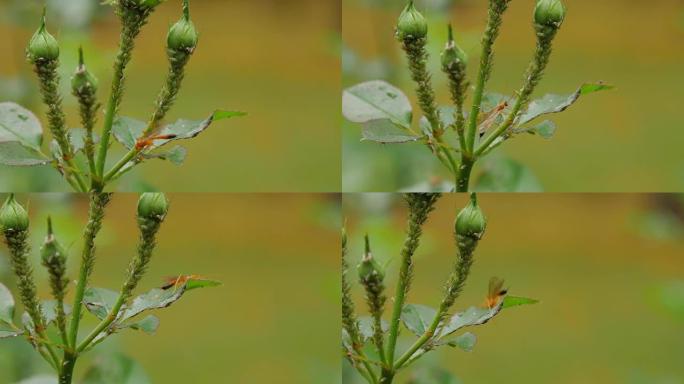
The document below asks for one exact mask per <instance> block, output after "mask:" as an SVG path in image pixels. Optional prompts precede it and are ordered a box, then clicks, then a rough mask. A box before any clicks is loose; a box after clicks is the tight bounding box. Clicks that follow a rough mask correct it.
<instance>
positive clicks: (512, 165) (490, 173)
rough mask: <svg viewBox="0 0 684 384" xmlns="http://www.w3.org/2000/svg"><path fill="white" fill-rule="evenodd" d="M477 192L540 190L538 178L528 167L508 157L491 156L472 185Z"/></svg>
mask: <svg viewBox="0 0 684 384" xmlns="http://www.w3.org/2000/svg"><path fill="white" fill-rule="evenodd" d="M474 190H475V191H477V192H541V191H542V190H543V188H542V186H541V184H540V183H539V180H537V178H536V176H534V174H533V173H532V171H530V170H529V168H527V167H525V166H524V165H522V164H520V163H518V162H517V161H514V160H512V159H509V158H504V157H497V158H491V159H489V161H487V162H485V163H484V169H483V172H482V173H481V174H480V176H479V177H478V178H477V181H476V183H475V186H474Z"/></svg>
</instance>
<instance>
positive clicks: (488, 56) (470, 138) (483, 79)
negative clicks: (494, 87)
mask: <svg viewBox="0 0 684 384" xmlns="http://www.w3.org/2000/svg"><path fill="white" fill-rule="evenodd" d="M509 1H510V0H490V1H489V13H488V17H487V27H486V29H485V32H484V35H483V36H482V53H481V55H480V68H479V71H478V75H477V82H476V83H475V92H474V93H473V105H472V108H471V111H470V116H468V127H467V128H468V129H467V131H466V146H467V153H468V154H471V153H472V152H473V149H474V147H475V136H476V130H477V118H478V116H479V115H480V107H481V104H482V95H483V93H484V88H485V84H486V83H487V80H488V79H489V75H490V74H491V72H492V61H493V58H494V52H493V49H492V47H493V46H494V41H495V40H496V38H497V37H498V35H499V29H500V27H501V20H502V17H503V13H504V12H505V11H506V8H508V2H509Z"/></svg>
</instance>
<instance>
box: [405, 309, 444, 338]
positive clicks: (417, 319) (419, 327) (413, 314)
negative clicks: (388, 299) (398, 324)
mask: <svg viewBox="0 0 684 384" xmlns="http://www.w3.org/2000/svg"><path fill="white" fill-rule="evenodd" d="M436 313H437V311H436V310H435V309H434V308H430V307H427V306H425V305H418V304H406V305H404V307H403V308H402V309H401V320H402V321H403V322H404V325H405V326H406V328H408V329H409V331H411V332H413V333H414V334H415V335H416V336H422V335H423V334H424V333H425V331H427V330H428V328H429V327H430V324H431V323H432V320H433V319H434V317H435V314H436Z"/></svg>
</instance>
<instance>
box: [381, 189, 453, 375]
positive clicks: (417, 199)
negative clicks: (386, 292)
mask: <svg viewBox="0 0 684 384" xmlns="http://www.w3.org/2000/svg"><path fill="white" fill-rule="evenodd" d="M439 196H440V195H439V194H407V195H406V201H407V202H408V204H409V210H410V212H409V218H408V229H407V234H406V240H405V241H404V246H403V248H402V250H401V266H400V270H399V280H398V281H397V288H396V292H395V298H394V306H393V307H392V318H391V320H390V331H389V336H388V339H387V362H388V363H389V364H390V365H391V364H393V362H394V352H395V349H396V344H397V337H398V336H399V319H400V317H401V310H402V309H403V307H404V300H405V298H406V293H407V292H408V290H409V288H410V286H411V276H412V266H413V260H412V259H413V254H414V253H415V251H416V249H417V248H418V245H419V244H420V236H421V235H422V233H423V231H422V225H423V223H425V221H426V220H427V217H428V214H429V213H430V212H431V211H432V209H433V208H434V204H435V202H436V201H437V199H438V198H439ZM388 375H390V373H387V374H383V377H388ZM390 382H391V379H390ZM381 383H383V384H385V383H386V381H382V380H381Z"/></svg>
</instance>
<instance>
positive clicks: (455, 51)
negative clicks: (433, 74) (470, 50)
mask: <svg viewBox="0 0 684 384" xmlns="http://www.w3.org/2000/svg"><path fill="white" fill-rule="evenodd" d="M467 62H468V56H466V53H465V52H463V50H462V49H461V48H460V47H459V46H458V45H456V42H455V41H454V34H453V31H452V29H451V24H449V39H448V40H447V43H446V46H445V47H444V50H443V51H442V67H443V68H445V69H449V68H452V67H454V66H463V67H465V64H466V63H467Z"/></svg>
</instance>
